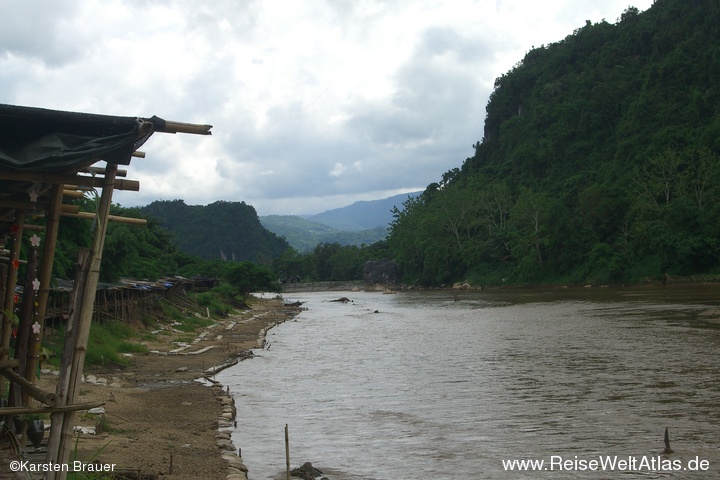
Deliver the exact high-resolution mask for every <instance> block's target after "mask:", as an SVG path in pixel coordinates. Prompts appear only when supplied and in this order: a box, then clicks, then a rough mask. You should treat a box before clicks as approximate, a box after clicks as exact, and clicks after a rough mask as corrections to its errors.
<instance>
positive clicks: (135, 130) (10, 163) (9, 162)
mask: <svg viewBox="0 0 720 480" xmlns="http://www.w3.org/2000/svg"><path fill="white" fill-rule="evenodd" d="M147 122H149V123H152V124H153V127H154V128H151V129H147V128H146V129H141V128H140V126H141V125H143V124H146V123H147ZM164 123H165V121H164V120H162V119H160V118H158V117H152V118H151V119H141V118H137V117H116V116H110V115H96V114H89V113H77V112H65V111H59V110H48V109H44V108H34V107H21V106H15V105H4V104H0V170H16V171H23V170H33V171H47V172H51V171H61V170H68V169H73V168H81V167H83V166H85V165H89V164H92V163H95V162H96V161H98V160H104V161H106V162H108V163H116V164H122V165H128V164H129V163H130V158H131V155H132V153H133V152H134V151H135V150H137V149H138V148H139V147H140V146H141V145H142V144H143V143H144V142H145V140H147V139H148V138H149V137H150V135H152V132H153V131H154V130H162V128H163V125H164Z"/></svg>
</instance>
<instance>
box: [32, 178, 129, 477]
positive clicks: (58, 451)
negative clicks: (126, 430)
mask: <svg viewBox="0 0 720 480" xmlns="http://www.w3.org/2000/svg"><path fill="white" fill-rule="evenodd" d="M116 171H117V165H114V164H107V167H106V175H105V179H104V182H103V190H102V195H101V197H100V204H99V205H98V209H97V217H96V223H95V232H94V235H93V243H92V249H91V251H90V255H89V256H88V258H87V259H86V261H85V262H84V263H85V265H84V267H83V269H82V274H81V276H82V277H84V278H85V281H84V282H83V283H84V285H82V290H78V292H82V293H81V294H79V295H77V300H78V301H77V302H74V304H73V307H72V308H73V309H75V310H76V312H74V314H76V315H77V331H75V332H74V334H75V346H74V348H73V349H72V352H71V355H72V358H71V364H69V365H67V366H66V368H67V369H68V372H69V373H68V375H67V377H68V378H67V379H65V382H67V383H66V384H61V383H60V382H58V389H62V388H66V390H65V391H62V392H58V396H60V397H61V398H60V401H61V405H72V404H74V403H75V402H77V399H78V396H79V394H80V382H81V379H82V373H83V366H84V363H85V353H86V351H87V343H88V337H89V336H90V326H91V322H92V317H93V304H94V302H95V293H96V291H97V284H98V279H99V277H100V263H101V261H102V251H103V246H104V244H105V234H106V232H107V222H108V216H109V214H110V207H111V206H112V194H113V186H114V183H115V173H116ZM76 283H77V282H76ZM75 287H76V289H78V285H77V284H76V286H75ZM63 360H65V352H63ZM57 416H60V415H53V425H52V429H53V430H54V429H56V427H57V428H61V432H60V434H59V438H58V439H55V441H56V442H57V444H53V445H52V448H51V445H50V444H48V452H47V456H46V461H47V462H48V463H67V462H68V460H69V458H70V451H71V449H72V429H73V424H74V422H75V412H66V413H64V414H63V415H62V421H61V422H59V423H62V425H61V426H60V425H57V426H56V422H55V418H56V417H57ZM50 436H51V440H53V432H52V430H51V433H50ZM56 436H58V435H57V434H56ZM66 477H67V472H52V474H50V475H48V476H46V478H47V479H50V478H52V479H58V480H64V479H65V478H66Z"/></svg>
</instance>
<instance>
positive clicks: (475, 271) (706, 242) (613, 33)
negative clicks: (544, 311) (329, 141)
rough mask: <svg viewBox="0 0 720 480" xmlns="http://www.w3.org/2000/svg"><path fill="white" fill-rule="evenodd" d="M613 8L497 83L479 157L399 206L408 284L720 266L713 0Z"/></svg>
mask: <svg viewBox="0 0 720 480" xmlns="http://www.w3.org/2000/svg"><path fill="white" fill-rule="evenodd" d="M618 17H619V20H618V21H617V23H613V24H611V23H607V22H605V21H603V22H600V23H597V24H591V23H590V22H588V23H587V24H586V25H584V26H582V27H580V28H578V29H577V30H576V31H575V32H573V33H572V34H570V35H569V36H567V37H566V38H564V39H562V40H560V41H558V42H557V43H554V44H551V45H547V46H542V47H539V48H535V49H533V50H531V51H530V52H528V53H527V55H526V56H525V58H523V59H522V60H521V61H520V62H519V63H518V64H517V65H516V66H515V67H514V68H513V69H512V70H511V71H509V72H507V73H506V74H504V75H502V76H500V77H499V78H498V79H497V80H496V82H495V89H494V91H493V93H492V95H491V97H490V100H489V102H488V105H487V108H486V119H485V126H484V132H483V139H482V141H480V142H478V143H477V144H476V145H475V146H474V147H475V152H474V155H473V156H472V157H471V158H468V159H467V160H466V161H465V162H464V163H463V165H462V167H461V168H457V169H453V170H451V171H449V172H447V173H446V174H445V175H443V178H442V179H439V180H438V182H437V183H434V184H432V185H430V186H428V188H427V189H426V191H425V192H424V193H423V194H422V195H421V196H420V197H419V198H418V199H416V200H410V201H408V202H407V203H406V209H405V211H404V212H398V214H397V216H396V220H395V222H394V224H393V228H392V231H391V234H390V238H389V245H390V247H391V248H392V250H393V252H394V254H395V256H396V259H397V260H398V261H399V262H400V263H401V265H402V267H403V269H404V272H405V277H406V280H408V281H418V282H421V283H428V284H438V283H444V282H449V281H453V280H460V279H469V280H471V281H475V282H478V283H483V282H485V283H503V282H514V283H521V282H567V283H581V282H582V283H584V282H591V283H605V282H622V281H635V280H638V279H642V278H644V277H652V278H660V277H661V276H662V275H663V274H664V273H669V274H670V275H671V276H673V275H689V274H696V273H718V272H720V164H719V157H718V153H719V152H720V82H718V79H719V78H720V2H717V0H656V1H655V3H654V4H653V6H652V7H651V8H650V9H648V10H647V11H645V12H642V13H641V12H638V10H637V9H635V8H632V7H630V8H628V9H627V10H626V11H625V12H618Z"/></svg>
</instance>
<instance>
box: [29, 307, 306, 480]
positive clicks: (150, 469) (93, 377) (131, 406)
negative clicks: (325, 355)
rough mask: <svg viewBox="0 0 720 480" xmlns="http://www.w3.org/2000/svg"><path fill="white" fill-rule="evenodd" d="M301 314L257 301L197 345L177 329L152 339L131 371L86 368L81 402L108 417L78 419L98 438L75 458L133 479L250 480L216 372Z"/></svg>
mask: <svg viewBox="0 0 720 480" xmlns="http://www.w3.org/2000/svg"><path fill="white" fill-rule="evenodd" d="M298 311H299V309H298V308H297V307H290V306H286V305H285V303H284V301H283V300H282V299H279V298H277V299H272V300H257V301H255V302H253V304H252V309H251V310H247V311H243V312H240V313H237V314H235V315H232V316H230V317H228V318H226V319H223V320H222V321H217V322H215V323H214V324H213V325H211V326H209V327H206V328H203V329H201V330H198V331H197V332H195V333H193V334H191V336H192V337H194V338H192V339H190V338H183V337H187V336H188V335H187V334H184V333H183V332H180V331H177V330H173V328H172V327H169V328H166V329H163V330H161V331H158V332H154V334H153V335H152V338H151V340H147V341H144V342H143V343H144V344H145V345H146V346H147V348H148V350H149V353H145V354H133V356H132V357H131V358H130V365H129V366H127V367H124V366H121V365H117V364H113V365H109V366H107V367H104V368H97V367H92V368H86V369H85V383H84V384H83V387H82V389H81V392H80V399H79V401H80V402H103V403H104V405H103V407H102V408H104V412H105V413H104V414H102V415H96V414H90V413H84V414H83V413H81V414H79V415H78V420H77V422H76V424H77V425H78V426H82V427H85V429H86V431H91V430H92V429H93V428H95V427H99V429H98V430H99V431H98V432H97V434H87V433H85V434H80V435H79V437H78V443H77V452H76V454H77V458H78V459H80V460H85V461H90V460H91V459H94V460H95V461H97V462H99V463H103V464H114V465H115V471H118V470H121V471H125V472H128V474H130V476H129V477H127V478H142V479H153V478H171V479H177V480H181V479H187V480H190V479H193V480H194V479H197V478H203V479H210V480H215V479H217V480H228V479H229V480H240V479H243V478H246V476H245V475H244V472H243V470H244V466H243V465H242V459H241V458H239V457H238V449H237V448H236V447H235V446H234V445H232V443H231V441H230V436H229V433H223V432H222V430H223V427H230V426H232V425H233V424H234V423H235V422H237V424H239V425H242V419H236V418H235V415H234V411H235V409H234V402H233V399H232V396H231V394H232V392H227V390H226V389H225V387H223V386H222V385H219V384H215V383H214V379H213V372H216V371H219V370H220V369H221V368H225V367H227V366H228V365H231V364H233V363H236V362H238V361H241V360H242V359H245V358H249V357H250V356H252V352H251V350H252V349H257V348H261V347H262V345H263V342H264V339H265V332H266V331H267V330H268V329H270V328H272V327H273V326H275V325H277V324H279V323H282V322H285V321H287V320H288V319H290V318H292V317H294V316H295V315H296V314H297V313H298ZM178 338H183V340H184V342H185V343H182V342H178ZM198 379H205V380H204V381H198ZM52 380H53V377H52V375H45V376H44V377H43V381H45V382H50V383H51V382H52ZM73 455H75V453H73ZM228 460H231V462H232V463H228Z"/></svg>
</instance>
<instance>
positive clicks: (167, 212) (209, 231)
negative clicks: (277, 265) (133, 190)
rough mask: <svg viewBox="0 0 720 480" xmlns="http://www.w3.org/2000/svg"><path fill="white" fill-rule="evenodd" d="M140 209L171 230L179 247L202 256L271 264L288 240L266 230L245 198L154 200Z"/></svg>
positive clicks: (286, 245) (209, 258)
mask: <svg viewBox="0 0 720 480" xmlns="http://www.w3.org/2000/svg"><path fill="white" fill-rule="evenodd" d="M140 211H141V212H142V213H143V214H145V215H148V216H152V217H154V218H156V219H157V220H158V222H159V223H160V225H161V226H163V227H165V228H166V229H168V230H169V231H170V232H172V233H173V235H174V237H175V242H176V243H177V245H178V247H179V248H180V249H181V250H182V251H184V252H186V253H188V254H191V255H195V256H198V257H200V258H204V259H208V260H211V259H223V260H235V261H238V262H239V261H243V260H251V261H254V262H259V263H262V264H270V263H271V262H272V259H274V258H277V257H278V256H279V255H280V254H281V253H282V252H283V251H284V250H285V249H286V248H287V247H288V243H287V242H286V241H285V240H284V239H282V238H280V237H278V236H277V235H275V234H274V233H271V232H269V231H268V230H266V229H265V228H264V227H263V226H262V225H261V224H260V220H259V219H258V216H257V213H256V211H255V209H254V208H253V207H252V206H250V205H247V204H246V203H245V202H223V201H219V202H215V203H211V204H210V205H204V206H203V205H186V204H185V202H183V201H182V200H173V201H157V202H153V203H151V204H150V205H148V206H145V207H142V208H141V209H140Z"/></svg>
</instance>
